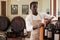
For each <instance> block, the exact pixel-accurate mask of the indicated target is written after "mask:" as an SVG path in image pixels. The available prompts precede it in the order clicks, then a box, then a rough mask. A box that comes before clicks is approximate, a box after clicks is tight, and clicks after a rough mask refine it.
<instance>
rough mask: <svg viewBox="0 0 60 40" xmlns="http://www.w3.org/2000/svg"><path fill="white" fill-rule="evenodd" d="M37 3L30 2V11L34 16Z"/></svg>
mask: <svg viewBox="0 0 60 40" xmlns="http://www.w3.org/2000/svg"><path fill="white" fill-rule="evenodd" d="M37 8H38V2H31V4H30V9H31V11H32V13H33V14H34V15H37V14H38V13H37Z"/></svg>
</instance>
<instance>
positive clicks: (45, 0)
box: [0, 0, 50, 19]
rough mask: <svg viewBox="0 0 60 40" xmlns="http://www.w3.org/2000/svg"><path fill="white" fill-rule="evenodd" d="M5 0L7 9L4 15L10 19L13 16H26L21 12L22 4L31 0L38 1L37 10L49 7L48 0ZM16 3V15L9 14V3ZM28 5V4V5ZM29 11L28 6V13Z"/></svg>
mask: <svg viewBox="0 0 60 40" xmlns="http://www.w3.org/2000/svg"><path fill="white" fill-rule="evenodd" d="M1 1H3V0H0V5H1ZM5 1H6V2H7V5H6V6H7V10H6V12H7V13H6V16H8V17H9V18H10V19H13V17H15V16H22V17H23V18H25V17H26V15H23V14H22V5H25V4H26V5H30V3H31V2H32V1H38V2H39V5H38V11H46V9H48V8H50V7H49V6H50V0H20V1H17V0H5ZM14 4H15V5H18V14H17V15H12V14H11V5H14ZM29 7H30V6H29ZM30 12H31V10H30V8H29V13H30ZM0 15H1V6H0Z"/></svg>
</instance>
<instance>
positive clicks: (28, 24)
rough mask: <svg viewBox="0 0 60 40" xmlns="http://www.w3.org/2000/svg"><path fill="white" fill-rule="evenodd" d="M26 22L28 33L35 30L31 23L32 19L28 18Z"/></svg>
mask: <svg viewBox="0 0 60 40" xmlns="http://www.w3.org/2000/svg"><path fill="white" fill-rule="evenodd" d="M25 21H26V30H27V31H32V30H33V25H32V23H31V18H30V17H26V19H25Z"/></svg>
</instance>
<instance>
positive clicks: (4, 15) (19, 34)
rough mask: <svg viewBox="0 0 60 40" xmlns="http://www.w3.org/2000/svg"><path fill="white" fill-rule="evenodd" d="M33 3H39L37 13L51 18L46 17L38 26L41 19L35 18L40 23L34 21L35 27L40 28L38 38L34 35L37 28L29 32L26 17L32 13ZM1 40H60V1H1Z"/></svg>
mask: <svg viewBox="0 0 60 40" xmlns="http://www.w3.org/2000/svg"><path fill="white" fill-rule="evenodd" d="M31 2H38V8H37V11H38V12H43V13H45V14H48V15H49V17H51V19H49V18H48V17H46V18H45V16H44V19H42V22H41V24H38V23H39V22H40V20H38V19H41V18H39V17H40V16H39V17H38V18H37V17H36V16H35V17H36V18H35V19H36V20H38V21H37V22H36V20H33V22H34V25H35V24H38V25H39V26H40V27H38V29H39V31H38V33H39V35H38V37H37V36H36V34H35V37H33V35H32V34H34V33H36V31H35V32H34V30H36V29H37V28H33V30H32V31H33V32H31V31H27V26H26V25H27V24H26V23H27V22H28V21H27V22H26V17H27V15H29V14H31V13H32V11H31V10H32V9H31V7H30V6H31V5H30V3H31ZM33 8H34V7H33ZM35 13H36V12H35ZM40 14H41V13H40ZM48 15H46V16H48ZM47 18H48V19H47ZM28 19H29V18H28ZM30 19H33V18H32V17H31V18H30ZM35 22H36V23H35ZM32 24H33V23H32ZM30 26H31V25H29V27H30ZM30 29H32V28H30ZM30 29H29V30H30ZM31 35H32V38H31ZM34 38H35V39H34ZM0 40H60V0H0Z"/></svg>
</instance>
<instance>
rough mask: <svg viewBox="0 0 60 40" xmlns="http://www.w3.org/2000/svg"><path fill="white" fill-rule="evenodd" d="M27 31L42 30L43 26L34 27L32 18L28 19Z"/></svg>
mask: <svg viewBox="0 0 60 40" xmlns="http://www.w3.org/2000/svg"><path fill="white" fill-rule="evenodd" d="M25 21H26V29H27V31H32V30H33V29H37V28H40V27H41V26H42V25H43V24H42V23H41V24H40V25H34V26H33V25H32V18H30V17H26V20H25Z"/></svg>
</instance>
